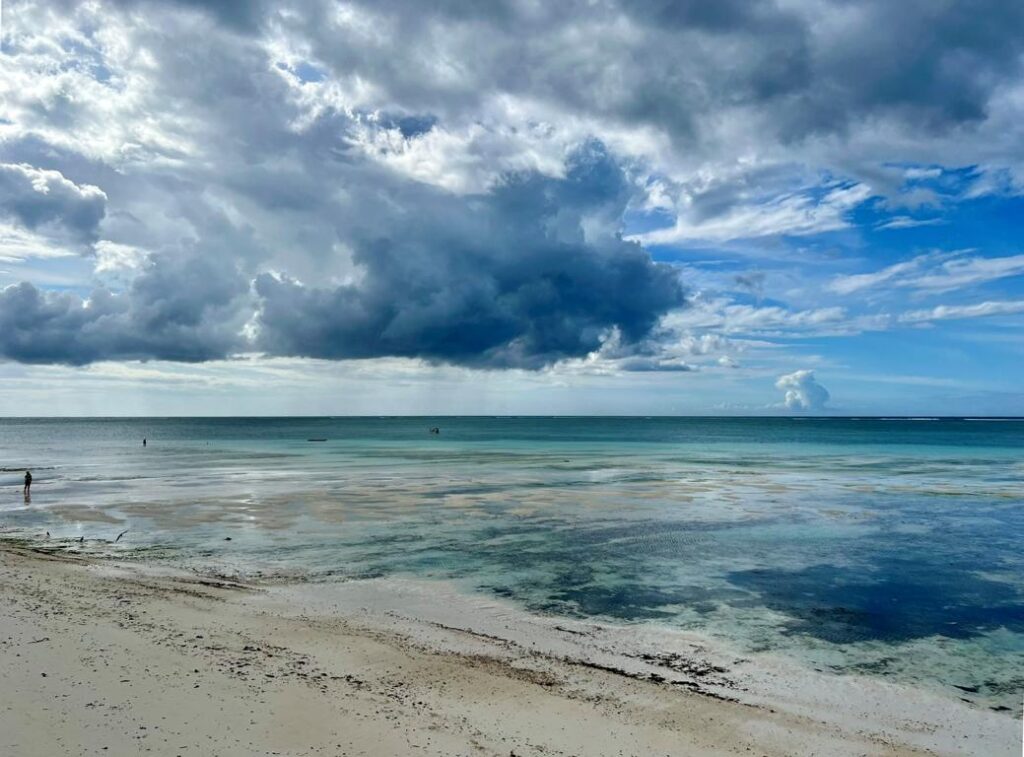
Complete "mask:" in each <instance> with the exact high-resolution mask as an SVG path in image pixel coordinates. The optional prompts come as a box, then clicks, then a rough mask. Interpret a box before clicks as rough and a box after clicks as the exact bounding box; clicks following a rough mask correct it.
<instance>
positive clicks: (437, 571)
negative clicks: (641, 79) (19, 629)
mask: <svg viewBox="0 0 1024 757" xmlns="http://www.w3.org/2000/svg"><path fill="white" fill-rule="evenodd" d="M432 427H437V428H438V429H439V431H440V433H438V434H432V433H430V431H429V430H430V429H431V428H432ZM143 438H146V439H147V440H148V444H147V446H146V447H143V446H142V439H143ZM311 439H323V440H326V441H310V440H311ZM26 467H27V468H30V469H31V470H32V473H33V476H34V484H33V489H32V500H31V502H30V503H26V502H25V501H24V499H23V497H22V495H21V482H22V477H23V470H24V469H25V468H26ZM0 492H2V494H0V529H2V530H0V535H2V537H3V538H6V539H15V540H26V539H27V540H31V541H33V542H35V543H37V544H40V545H43V544H45V545H47V547H48V548H51V549H61V550H67V551H71V552H83V553H88V554H92V555H96V556H98V557H112V558H117V559H120V560H131V561H133V560H144V561H150V562H154V563H168V564H172V565H175V566H178V567H183V568H188V569H198V570H204V571H212V572H216V573H220V574H227V575H231V576H239V577H245V578H260V579H262V580H266V581H309V582H340V581H352V580H355V579H370V578H381V577H394V578H412V579H416V580H417V581H427V582H439V583H438V586H439V587H440V586H441V584H443V585H444V588H445V590H446V591H448V590H455V591H457V592H459V593H461V594H465V595H466V596H469V597H474V596H485V597H491V598H499V599H500V600H501V601H503V602H508V603H509V604H510V605H512V606H515V607H517V608H520V609H522V610H523V611H524V612H529V613H534V614H541V615H549V616H564V617H570V618H575V619H587V620H594V621H599V622H601V623H609V624H618V625H622V626H634V625H643V626H645V627H650V628H657V629H658V630H659V632H661V631H682V632H687V633H697V634H701V635H704V636H706V637H708V638H711V639H715V640H719V641H720V642H721V643H722V644H725V645H729V647H730V648H732V649H736V650H738V651H740V652H742V653H749V654H756V653H762V652H765V653H771V654H776V655H782V656H784V657H787V658H791V659H792V660H794V661H797V662H799V663H800V664H801V665H806V666H808V667H810V668H814V669H816V670H821V671H825V672H831V673H835V674H839V675H847V674H861V675H868V676H876V677H881V678H884V679H889V680H893V681H897V682H901V683H910V684H913V685H918V686H922V687H926V688H928V689H931V690H935V691H939V692H942V693H943V694H945V695H948V696H951V697H956V698H959V699H966V700H968V701H971V702H973V703H975V704H976V705H977V706H979V707H992V708H996V709H1002V708H1009V709H1010V710H1012V711H1015V712H1016V713H1017V714H1018V715H1019V714H1020V709H1021V695H1022V692H1024V554H1022V549H1021V545H1022V543H1024V539H1022V537H1024V422H1022V421H1020V420H1018V419H946V418H942V419H928V418H915V419H881V418H662V417H656V418H607V417H587V418H582V417H565V418H557V417H556V418H550V417H545V418H539V417H499V418H483V417H447V418H441V417H436V418H434V417H415V418H391V417H387V418H164V419H157V418H135V419H3V420H0ZM47 532H48V533H49V536H47V535H46V534H47ZM119 534H123V535H122V536H121V538H120V540H117V541H115V540H116V539H117V537H118V535H119Z"/></svg>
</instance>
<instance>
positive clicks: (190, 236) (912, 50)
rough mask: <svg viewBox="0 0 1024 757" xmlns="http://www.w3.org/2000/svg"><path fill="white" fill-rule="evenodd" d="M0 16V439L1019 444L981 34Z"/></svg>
mask: <svg viewBox="0 0 1024 757" xmlns="http://www.w3.org/2000/svg"><path fill="white" fill-rule="evenodd" d="M0 17H2V19H0V20H2V25H0V415H343V414H355V415H360V414H618V415H631V414H638V415H662V414H667V415H689V414H710V415H733V414H736V415H761V414H838V415H965V416H972V415H1016V416H1024V331H1022V326H1024V233H1022V232H1024V3H1021V2H1019V0H972V1H970V2H967V1H960V0H943V1H942V2H935V0H905V1H904V2H899V3H893V2H890V0H776V1H772V0H716V1H715V2H711V1H710V0H674V1H673V0H578V1H577V0H564V2H557V3H546V2H539V1H538V0H493V1H492V2H486V3H480V2H458V1H457V0H429V1H423V0H416V1H414V0H374V1H373V2H369V1H368V0H367V1H366V2H363V1H362V0H357V1H356V2H338V1H336V0H304V1H302V2H299V1H298V0H295V1H292V2H289V1H288V0H283V1H282V0H275V2H265V1H264V0H252V1H250V2H213V0H209V1H204V0H74V1H70V0H46V1H41V0H4V2H3V3H2V8H0Z"/></svg>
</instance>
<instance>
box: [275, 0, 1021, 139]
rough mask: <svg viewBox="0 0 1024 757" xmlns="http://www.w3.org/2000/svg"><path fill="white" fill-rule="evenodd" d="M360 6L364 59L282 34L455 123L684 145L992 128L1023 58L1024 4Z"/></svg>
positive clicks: (340, 36)
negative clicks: (752, 126)
mask: <svg viewBox="0 0 1024 757" xmlns="http://www.w3.org/2000/svg"><path fill="white" fill-rule="evenodd" d="M353 7H356V8H362V9H363V10H364V11H365V12H366V14H368V18H369V19H370V21H368V23H371V24H372V23H376V24H378V25H379V26H380V27H381V28H382V29H385V30H386V33H385V34H383V35H380V36H377V37H374V38H373V41H372V43H371V44H367V40H366V36H365V32H364V31H363V30H362V29H361V28H360V27H358V26H354V27H353V26H346V25H344V24H341V25H339V24H338V23H335V22H334V21H333V20H332V19H331V17H330V15H329V14H327V13H326V12H325V11H324V10H323V6H320V5H319V4H315V3H314V4H309V5H306V6H304V8H305V13H304V14H299V15H298V16H297V17H296V18H297V19H304V20H305V22H306V25H305V26H302V21H299V20H292V21H290V22H289V23H294V24H297V25H299V26H302V31H303V34H304V35H307V36H308V38H309V39H310V40H312V41H313V42H314V47H313V51H314V53H315V55H316V56H317V57H318V58H319V59H321V60H322V61H324V62H325V63H326V64H327V65H328V66H329V67H330V68H331V69H332V70H333V72H334V73H335V74H336V75H340V76H352V75H358V76H360V77H362V78H364V79H365V80H366V81H372V82H374V83H375V84H376V85H377V86H379V87H380V88H381V91H382V94H383V95H384V96H385V97H387V98H389V99H390V101H391V103H392V104H394V105H395V106H407V107H412V108H416V109H419V110H428V111H430V110H432V109H437V111H440V112H444V113H446V114H447V115H448V116H449V117H454V116H456V115H457V114H460V113H466V112H470V113H471V112H472V111H473V110H475V109H476V108H478V107H479V105H480V102H481V101H482V99H484V98H486V97H488V96H490V95H492V94H493V93H495V92H507V93H512V94H520V95H524V96H529V97H537V98H542V99H547V100H549V101H550V102H551V103H552V104H556V105H557V106H558V107H561V108H564V109H565V110H567V111H571V112H574V113H576V114H583V113H587V114H590V115H591V116H594V117H603V118H609V119H614V120H616V121H619V122H625V123H644V124H648V125H651V126H655V127H658V128H660V129H663V130H664V131H665V132H666V133H668V134H670V135H672V136H673V137H674V138H676V139H679V140H683V141H684V142H685V143H687V144H689V145H691V146H693V144H694V142H695V141H697V140H699V136H698V132H697V131H696V130H695V122H696V121H699V120H701V118H702V117H712V118H713V117H715V116H716V115H718V114H719V113H720V112H721V111H722V110H723V109H728V108H733V107H737V106H739V107H744V106H750V107H757V108H759V109H761V115H764V116H767V117H766V118H765V123H766V124H770V125H771V128H772V129H775V130H776V135H775V136H776V137H777V138H778V137H781V138H782V139H784V140H792V139H799V138H803V137H805V136H808V135H812V134H819V133H826V132H827V133H845V132H846V131H847V130H848V129H849V128H851V127H852V126H853V125H855V124H861V123H865V122H866V121H867V120H868V119H872V118H877V117H884V118H891V119H893V120H895V121H897V122H899V123H902V124H904V125H906V126H910V127H912V128H921V129H926V130H942V129H948V128H952V127H954V126H956V125H958V124H962V123H966V122H971V121H976V120H978V119H980V118H982V117H983V116H984V115H985V113H986V109H987V106H988V104H989V101H990V99H991V97H992V96H993V93H994V92H995V91H996V89H997V87H998V86H999V85H1000V84H1001V83H1005V82H1010V81H1014V80H1015V78H1016V77H1017V76H1019V74H1020V71H1021V54H1022V52H1024V4H1022V3H1018V2H1011V1H1009V0H982V1H981V2H965V1H962V2H942V3H935V2H931V0H911V1H909V2H901V3H892V2H888V1H887V0H866V1H864V2H858V3H849V2H845V1H841V0H834V1H829V0H824V1H823V2H820V3H807V4H805V5H803V6H800V5H792V4H786V6H785V7H783V6H782V5H780V4H777V3H774V2H769V1H767V0H765V1H762V2H739V1H738V0H736V1H734V0H728V1H727V2H721V3H719V2H715V3H712V2H696V1H695V0H685V1H683V2H668V1H667V0H621V1H620V2H612V1H611V0H608V1H607V2H599V3H592V2H585V3H584V2H565V3H550V4H543V5H536V4H529V5H527V4H517V3H502V4H497V5H495V6H494V7H491V6H490V4H467V3H432V4H431V5H430V7H429V10H427V11H426V12H424V9H423V7H422V6H416V11H415V12H411V11H410V6H409V4H408V3H406V2H399V1H398V0H388V1H387V2H382V3H379V2H373V3H370V2H356V3H354V5H353ZM624 19H625V20H627V21H628V22H629V23H631V24H632V25H633V29H634V31H630V30H628V29H627V28H626V27H624V26H623V25H622V21H623V20H624ZM442 60H443V61H450V62H451V64H452V65H448V66H446V67H444V68H441V67H439V66H438V65H437V63H438V61H442Z"/></svg>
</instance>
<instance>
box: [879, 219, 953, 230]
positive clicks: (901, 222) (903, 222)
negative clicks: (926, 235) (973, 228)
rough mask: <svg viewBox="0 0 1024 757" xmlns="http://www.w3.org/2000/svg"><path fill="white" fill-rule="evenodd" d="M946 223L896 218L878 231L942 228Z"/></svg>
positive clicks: (884, 223)
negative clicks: (928, 227) (927, 227)
mask: <svg viewBox="0 0 1024 757" xmlns="http://www.w3.org/2000/svg"><path fill="white" fill-rule="evenodd" d="M944 223H946V221H944V220H942V219H941V218H911V217H910V216H896V217H894V218H890V219H889V220H888V221H885V222H883V223H880V224H878V225H877V226H876V227H875V228H876V229H914V228H917V227H919V226H941V225H942V224H944Z"/></svg>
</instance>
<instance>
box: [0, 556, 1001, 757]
mask: <svg viewBox="0 0 1024 757" xmlns="http://www.w3.org/2000/svg"><path fill="white" fill-rule="evenodd" d="M359 583H361V582H355V584H349V585H345V584H343V585H340V586H335V587H331V586H317V585H300V586H294V587H288V586H285V587H282V586H248V585H240V584H237V583H233V582H231V581H226V580H221V579H217V578H205V577H202V576H197V575H183V574H172V573H170V572H167V571H161V572H157V571H155V570H152V569H145V568H144V567H140V566H137V565H131V566H123V565H122V566H119V565H112V564H111V563H109V562H100V561H90V560H88V559H82V558H73V557H65V556H60V555H45V554H40V553H38V552H35V551H32V550H29V549H25V548H22V547H17V546H11V545H0V591H2V594H3V602H4V607H5V612H4V613H3V616H2V618H0V649H2V658H0V659H2V666H3V667H2V675H3V686H2V687H0V692H2V693H0V753H2V754H4V755H11V756H12V757H15V756H20V755H40V756H42V755H79V754H86V755H92V754H98V755H132V754H156V755H212V754H216V755H264V754H280V755H410V754H416V755H419V754H422V755H476V754H479V755H492V754H493V755H662V754H664V755H693V754H707V755H726V754H742V755H751V754H757V755H795V754H820V755H847V754H849V755H854V754H872V755H875V754H885V755H904V754H906V755H910V754H985V755H1001V754H1018V753H1019V752H1020V742H1019V734H1020V724H1019V722H1017V721H1015V720H1014V718H1012V717H1010V716H1007V715H1002V714H996V713H991V712H987V711H983V710H979V709H975V708H970V707H968V706H961V705H959V704H958V703H955V702H946V701H945V700H941V699H939V698H937V697H935V698H930V695H927V694H924V693H921V694H920V695H919V696H918V694H917V692H915V691H914V690H913V689H905V688H898V687H895V686H888V685H886V684H880V683H875V682H868V681H865V680H863V679H842V680H840V679H832V678H825V677H821V678H820V679H815V678H813V676H812V677H810V678H807V679H803V678H801V679H799V680H794V679H793V678H792V677H788V674H786V673H785V669H784V668H776V669H763V668H756V666H754V665H753V663H750V662H749V661H747V662H746V663H745V664H741V663H740V661H736V664H734V665H730V664H729V663H728V661H721V662H722V663H723V664H719V662H720V661H718V660H716V659H713V658H702V657H700V656H699V655H697V654H696V652H695V653H694V654H693V655H676V654H671V655H668V654H667V655H664V656H661V657H658V656H654V657H651V658H649V659H647V658H643V657H642V656H641V657H639V658H637V659H631V658H624V657H621V656H619V657H615V656H614V655H612V656H611V657H609V656H608V655H611V654H612V653H611V652H609V651H608V650H610V649H612V646H614V645H613V641H614V639H613V638H612V636H610V635H609V634H611V631H605V630H602V629H601V628H600V627H597V626H584V625H583V624H568V623H562V622H560V621H556V620H554V619H547V620H537V621H531V622H528V621H525V620H522V619H516V618H513V617H511V616H508V615H503V614H502V612H500V611H498V610H494V611H492V612H490V613H489V614H488V613H484V614H482V615H480V616H478V617H477V618H476V619H475V620H474V627H473V628H469V627H466V626H465V624H462V625H460V624H459V623H458V622H457V621H458V618H460V617H464V614H463V613H460V611H459V607H458V605H457V601H456V599H455V598H453V597H448V596H447V595H445V594H443V593H440V594H438V595H436V596H433V597H431V596H427V597H426V599H427V600H430V599H433V600H434V604H435V605H436V607H434V610H433V612H434V615H433V616H430V614H429V613H426V612H420V618H419V619H418V620H417V619H411V618H408V617H406V616H405V615H404V614H403V612H402V611H401V603H402V602H404V601H406V600H407V599H408V598H403V596H402V595H400V594H395V595H393V596H392V597H391V598H390V599H388V598H384V599H381V600H380V601H378V600H377V598H376V596H377V595H376V593H375V592H376V589H375V586H374V585H373V584H372V583H367V584H364V585H358V584H359ZM409 591H410V592H412V593H413V594H415V593H416V592H415V587H413V588H411V589H410V590H409ZM419 596H420V599H421V600H422V599H423V595H422V594H421V595H419ZM409 601H411V602H412V603H413V604H415V601H413V600H409ZM396 602H397V604H396ZM424 604H425V605H426V604H429V602H428V603H424ZM421 609H422V608H421ZM499 610H500V608H499ZM453 618H454V620H453ZM549 632H550V633H549ZM588 635H589V637H588ZM577 637H579V638H586V643H587V644H588V645H589V646H588V647H587V648H588V649H589V650H590V651H589V652H587V653H586V654H575V655H570V654H568V653H566V650H567V649H568V648H569V646H566V645H570V646H571V645H572V644H573V639H576V638H577ZM694 649H697V647H696V646H694ZM709 654H710V653H709ZM624 659H626V660H630V659H631V661H630V662H629V663H628V664H626V663H623V662H622V660H624ZM758 670H760V672H757V671H758ZM659 671H660V672H659ZM780 677H781V678H783V679H786V680H783V681H781V682H780V680H779V678H780ZM773 687H774V688H773ZM815 687H817V688H815ZM773 691H774V692H775V693H774V694H773V693H772V692H773ZM918 700H919V701H918Z"/></svg>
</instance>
